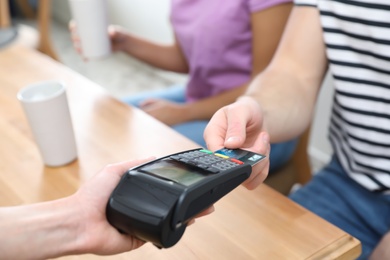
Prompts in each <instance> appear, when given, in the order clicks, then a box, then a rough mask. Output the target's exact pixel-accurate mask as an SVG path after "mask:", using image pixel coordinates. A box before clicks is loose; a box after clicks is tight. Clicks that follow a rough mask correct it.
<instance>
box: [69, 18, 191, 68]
mask: <svg viewBox="0 0 390 260" xmlns="http://www.w3.org/2000/svg"><path fill="white" fill-rule="evenodd" d="M69 31H70V32H71V36H72V41H73V46H74V48H75V49H76V50H77V52H78V53H80V55H83V50H82V49H81V44H80V38H79V36H78V33H77V25H76V23H75V22H74V21H73V20H72V21H70V22H69ZM108 33H109V35H110V39H111V45H112V50H113V51H114V52H116V51H122V52H124V53H127V54H128V55H131V56H133V57H134V58H136V59H138V60H140V61H143V62H145V63H147V64H149V65H151V66H154V67H156V68H159V69H163V70H169V71H173V72H178V73H187V72H188V64H187V60H186V58H185V57H184V54H183V52H182V50H181V48H180V46H179V44H178V42H177V39H176V38H175V40H174V42H173V43H172V44H158V43H154V42H151V41H148V40H146V39H143V38H141V37H138V36H135V35H132V34H130V33H129V32H127V31H126V30H125V29H124V28H122V27H120V26H117V25H110V26H109V28H108Z"/></svg>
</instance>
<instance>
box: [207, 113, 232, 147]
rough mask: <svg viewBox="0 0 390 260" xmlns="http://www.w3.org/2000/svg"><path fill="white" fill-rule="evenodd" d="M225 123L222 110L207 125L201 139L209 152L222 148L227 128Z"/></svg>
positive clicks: (224, 115)
mask: <svg viewBox="0 0 390 260" xmlns="http://www.w3.org/2000/svg"><path fill="white" fill-rule="evenodd" d="M226 121H227V120H226V114H225V112H224V109H220V110H218V111H217V112H216V113H215V114H214V116H213V117H212V118H211V120H210V122H209V123H208V124H207V126H206V128H205V130H204V133H203V138H204V140H205V141H206V144H207V148H208V149H209V150H210V151H216V150H219V149H221V148H223V147H224V143H225V136H226V127H227V123H226Z"/></svg>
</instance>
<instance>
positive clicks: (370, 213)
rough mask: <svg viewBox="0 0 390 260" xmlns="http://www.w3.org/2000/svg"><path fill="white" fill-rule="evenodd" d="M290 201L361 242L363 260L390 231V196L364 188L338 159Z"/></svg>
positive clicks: (333, 159)
mask: <svg viewBox="0 0 390 260" xmlns="http://www.w3.org/2000/svg"><path fill="white" fill-rule="evenodd" d="M290 198H291V199H292V200H294V201H295V202H297V203H298V204H300V205H302V206H303V207H305V208H307V209H309V210H310V211H312V212H314V213H316V214H317V215H319V216H320V217H322V218H324V219H326V220H327V221H329V222H330V223H332V224H334V225H335V226H337V227H339V228H340V229H342V230H344V231H345V232H347V233H349V234H351V235H352V236H354V237H355V238H357V239H359V240H360V242H361V243H362V254H361V256H360V257H359V259H367V258H368V257H369V255H370V254H371V252H372V250H373V249H374V248H375V247H376V245H377V244H378V243H379V241H380V239H381V238H382V236H383V235H384V234H385V233H386V232H389V231H390V195H381V194H377V193H373V192H370V191H368V190H367V189H365V188H363V187H362V186H361V185H359V184H358V183H356V182H355V181H354V180H352V179H351V178H350V177H349V176H348V175H347V174H346V173H345V171H344V170H343V168H342V167H341V165H340V163H339V161H338V160H337V159H336V157H333V158H332V160H331V162H330V163H329V164H328V165H327V166H326V167H325V168H324V169H322V170H321V171H319V173H317V174H316V175H314V176H313V179H312V180H311V181H310V182H309V183H308V184H307V185H305V186H303V187H302V188H300V189H298V190H297V191H296V192H295V193H293V194H291V195H290Z"/></svg>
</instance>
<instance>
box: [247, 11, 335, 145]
mask: <svg viewBox="0 0 390 260" xmlns="http://www.w3.org/2000/svg"><path fill="white" fill-rule="evenodd" d="M327 67H328V61H327V58H326V53H325V45H324V42H323V35H322V29H321V25H320V18H319V13H318V10H317V9H315V8H313V7H294V9H293V11H292V13H291V16H290V19H289V22H288V25H287V27H286V30H285V33H284V35H283V38H282V41H281V44H280V45H279V48H278V50H277V52H276V54H275V56H274V58H273V60H272V62H271V63H270V65H269V66H268V67H267V69H266V70H265V71H264V72H263V73H261V74H260V75H259V76H258V77H257V78H256V79H255V80H254V81H253V82H252V84H251V86H250V87H249V88H248V91H247V93H246V96H249V97H252V98H254V99H255V100H256V101H257V102H258V103H259V104H260V107H261V110H262V114H263V117H264V124H263V127H264V128H263V129H264V130H266V131H267V132H269V133H270V136H271V142H279V141H285V140H289V139H291V138H293V137H296V136H298V135H299V134H301V133H302V132H303V131H304V130H305V129H306V127H307V126H308V125H309V123H310V122H311V119H312V114H313V112H314V106H315V103H316V99H317V95H318V92H319V90H320V87H321V83H322V81H323V79H324V76H325V74H326V71H327ZM246 98H247V97H246ZM287 129H288V131H286V130H287Z"/></svg>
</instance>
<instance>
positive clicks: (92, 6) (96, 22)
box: [69, 0, 111, 59]
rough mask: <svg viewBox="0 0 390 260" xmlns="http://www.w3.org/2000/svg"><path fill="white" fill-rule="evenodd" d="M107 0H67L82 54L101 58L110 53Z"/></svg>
mask: <svg viewBox="0 0 390 260" xmlns="http://www.w3.org/2000/svg"><path fill="white" fill-rule="evenodd" d="M106 1H107V0H69V4H70V9H71V12H72V16H73V20H74V21H75V23H76V27H77V33H78V36H79V37H80V43H81V49H82V53H83V56H85V57H86V58H88V59H94V58H103V57H105V56H107V55H109V54H110V53H111V41H110V36H109V34H108V12H107V2H106Z"/></svg>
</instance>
